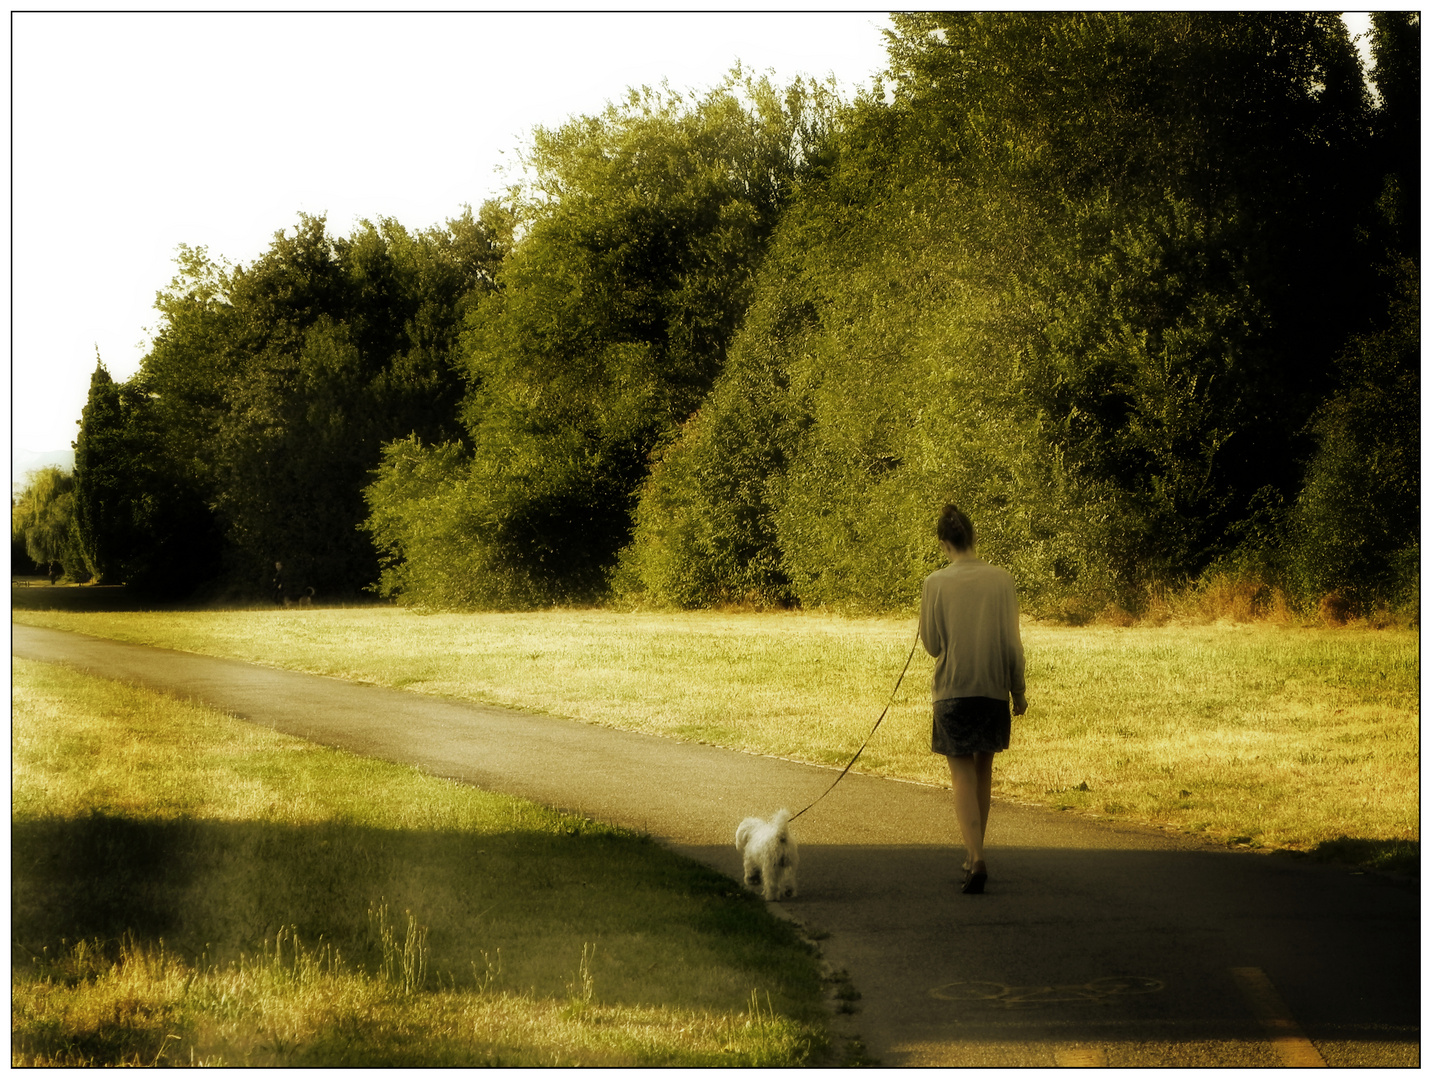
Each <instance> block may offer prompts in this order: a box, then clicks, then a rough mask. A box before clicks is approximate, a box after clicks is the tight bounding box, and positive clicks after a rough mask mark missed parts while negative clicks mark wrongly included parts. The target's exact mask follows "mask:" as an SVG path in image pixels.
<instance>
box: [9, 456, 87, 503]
mask: <svg viewBox="0 0 1432 1080" xmlns="http://www.w3.org/2000/svg"><path fill="white" fill-rule="evenodd" d="M47 465H58V466H59V467H60V468H62V469H64V470H65V471H66V472H73V471H74V468H75V452H74V450H72V449H65V450H26V449H24V448H23V447H18V446H17V447H16V448H15V450H14V454H13V456H12V457H11V458H10V490H11V491H12V492H15V491H21V490H23V489H24V487H25V478H26V476H28V475H29V474H30V473H31V472H32V471H33V470H35V469H43V468H45V467H46V466H47Z"/></svg>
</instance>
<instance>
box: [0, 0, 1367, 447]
mask: <svg viewBox="0 0 1432 1080" xmlns="http://www.w3.org/2000/svg"><path fill="white" fill-rule="evenodd" d="M1349 23H1350V24H1351V25H1352V28H1353V31H1354V33H1356V32H1359V31H1361V30H1363V29H1365V24H1366V17H1365V16H1364V17H1362V21H1361V23H1354V19H1352V18H1350V19H1349ZM886 25H888V21H887V19H886V18H885V17H884V16H882V15H878V14H872V13H821V14H799V13H798V14H781V15H773V14H760V13H750V14H722V13H715V14H694V13H677V14H623V15H610V14H561V15H554V14H484V13H476V14H424V15H395V14H371V13H370V14H363V13H359V14H307V15H300V14H283V13H276V14H243V13H238V14H212V13H193V14H174V13H151V14H121V13H103V12H101V13H93V14H64V13H47V12H36V13H28V14H27V13H20V14H15V15H12V22H11V55H12V57H13V64H12V69H11V74H12V88H13V89H12V116H13V121H12V155H13V156H12V189H11V194H12V203H11V205H12V237H11V240H12V246H11V253H12V267H13V275H14V280H13V282H12V286H13V287H12V307H11V312H12V327H11V329H12V335H11V340H12V353H11V374H12V380H11V382H12V392H13V400H12V402H11V406H12V407H11V409H10V410H8V411H9V412H10V414H11V416H12V418H13V430H12V442H11V446H12V448H26V449H29V450H34V451H47V450H60V449H66V448H68V446H69V444H70V442H71V440H73V438H74V436H75V432H76V427H75V424H76V421H77V420H78V419H79V416H80V410H81V409H82V408H83V407H84V402H85V396H86V393H87V391H88V388H89V376H90V372H91V371H93V370H94V365H95V350H96V347H98V350H99V353H100V355H101V356H102V357H103V359H104V363H105V366H106V367H107V368H108V369H109V372H110V374H111V375H113V376H114V377H115V378H117V379H126V378H129V377H130V376H131V375H133V374H134V372H135V371H136V370H137V369H138V366H139V361H140V358H141V357H142V356H143V355H144V353H145V351H146V345H147V340H148V330H149V329H150V328H152V327H153V326H154V323H155V318H156V313H155V312H154V309H153V303H154V295H155V293H156V292H157V291H158V290H160V289H161V288H163V287H164V286H166V285H167V284H168V283H169V281H170V279H171V278H172V277H173V271H174V265H173V256H174V252H175V248H176V247H177V246H178V245H179V244H181V243H183V244H189V245H191V246H205V247H207V248H208V249H209V252H210V254H211V255H214V256H218V257H222V258H225V259H227V260H228V261H230V262H233V263H247V262H251V261H252V260H253V259H255V258H256V257H257V256H259V255H260V254H262V252H263V251H264V250H265V249H266V248H267V246H268V244H269V241H270V239H271V238H272V236H273V234H274V232H275V231H277V230H279V229H282V228H285V227H287V226H291V225H292V224H294V222H295V221H296V220H297V216H298V212H299V211H304V212H306V213H310V214H323V213H326V214H327V215H328V223H329V230H330V232H332V233H334V234H344V233H347V232H348V231H350V230H351V229H352V227H353V225H354V224H355V223H356V222H357V221H358V220H359V219H360V218H364V217H369V218H374V217H378V216H388V217H393V218H396V219H397V220H398V221H400V222H402V223H403V224H404V225H405V226H407V227H408V228H410V229H422V228H427V227H429V226H431V225H436V224H440V223H442V222H443V221H445V220H446V219H447V218H450V217H454V216H456V215H457V214H458V213H459V212H460V209H461V206H462V205H463V204H464V203H469V204H471V205H472V206H473V208H474V209H476V207H477V206H478V205H479V204H480V203H481V202H482V200H483V199H484V198H486V197H487V196H489V195H491V194H495V193H496V192H498V191H499V190H500V189H501V187H502V186H503V185H502V180H501V177H500V176H499V175H498V174H497V172H496V170H497V169H498V168H499V167H500V166H502V165H503V163H504V162H506V161H511V160H512V158H513V154H512V151H513V150H514V149H515V148H516V147H517V146H518V145H519V144H520V143H522V141H523V140H524V138H525V136H526V135H527V133H528V132H530V131H531V129H532V128H533V127H534V126H535V125H538V124H544V125H552V124H556V123H559V122H560V121H562V120H563V119H565V118H566V117H568V116H571V115H573V114H575V113H592V112H596V111H599V110H600V109H601V108H602V107H603V105H604V104H605V103H606V102H607V101H609V100H613V99H616V98H619V97H620V96H621V95H622V93H623V91H624V90H625V89H626V88H627V87H630V86H640V85H653V86H654V85H656V84H658V83H660V82H661V80H662V79H663V78H664V79H666V80H667V81H668V82H669V83H670V84H671V86H672V87H673V88H674V89H678V90H690V89H694V90H698V91H700V90H704V89H706V88H708V87H710V86H712V85H714V84H715V83H717V82H719V81H720V79H721V77H722V76H723V75H724V74H725V72H726V71H728V70H729V69H730V67H731V66H732V64H733V63H734V62H735V61H736V60H738V59H739V60H740V61H741V62H742V64H743V65H745V66H746V67H747V68H748V69H752V70H755V71H758V72H763V71H767V70H772V71H774V73H775V77H776V79H777V81H779V82H786V81H788V80H789V79H791V78H792V77H794V76H796V75H813V76H816V77H819V78H822V79H824V78H825V77H827V76H830V75H834V76H835V78H836V79H837V80H838V82H839V83H840V85H841V88H842V91H843V92H844V93H845V95H846V96H847V97H848V96H850V95H851V94H852V92H853V90H854V89H855V87H857V86H861V85H863V86H868V85H869V83H870V78H871V76H872V75H873V74H875V73H876V72H878V71H879V70H881V69H882V68H883V67H884V63H885V50H884V41H883V38H882V37H881V34H880V29H881V28H882V27H884V26H886ZM504 152H505V153H504Z"/></svg>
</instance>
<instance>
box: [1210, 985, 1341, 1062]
mask: <svg viewBox="0 0 1432 1080" xmlns="http://www.w3.org/2000/svg"><path fill="white" fill-rule="evenodd" d="M1228 970H1229V972H1230V973H1231V974H1232V976H1233V980H1234V981H1235V982H1236V983H1237V984H1238V989H1240V990H1242V991H1243V996H1244V998H1245V999H1247V1001H1248V1006H1249V1008H1251V1009H1252V1010H1253V1015H1254V1016H1256V1017H1257V1018H1258V1022H1259V1023H1260V1024H1262V1025H1263V1028H1264V1030H1266V1031H1267V1032H1268V1041H1269V1042H1270V1043H1272V1045H1273V1052H1274V1053H1275V1054H1277V1055H1278V1057H1279V1058H1280V1059H1281V1060H1282V1062H1283V1064H1284V1065H1286V1066H1288V1067H1289V1068H1293V1069H1325V1068H1327V1064H1328V1063H1327V1062H1326V1061H1324V1060H1323V1055H1322V1054H1320V1053H1318V1048H1317V1047H1316V1046H1314V1045H1313V1044H1312V1043H1310V1042H1309V1041H1308V1037H1307V1036H1306V1035H1304V1034H1303V1029H1302V1028H1300V1027H1299V1026H1298V1022H1297V1021H1296V1020H1294V1019H1293V1013H1292V1011H1291V1010H1290V1009H1289V1008H1288V1006H1287V1003H1286V1002H1284V1001H1283V998H1282V995H1280V994H1279V993H1278V990H1277V988H1276V987H1275V986H1274V985H1273V980H1272V979H1270V978H1268V976H1267V975H1266V974H1264V972H1263V969H1262V968H1255V967H1237V968H1229V969H1228Z"/></svg>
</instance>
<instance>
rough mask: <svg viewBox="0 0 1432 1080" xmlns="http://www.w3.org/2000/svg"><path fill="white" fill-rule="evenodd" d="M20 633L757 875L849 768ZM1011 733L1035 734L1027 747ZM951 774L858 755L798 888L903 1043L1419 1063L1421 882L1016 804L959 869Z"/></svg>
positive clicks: (979, 1049)
mask: <svg viewBox="0 0 1432 1080" xmlns="http://www.w3.org/2000/svg"><path fill="white" fill-rule="evenodd" d="M13 653H14V655H15V656H18V657H25V658H27V659H34V660H47V661H56V662H63V663H66V664H70V665H73V666H75V667H77V668H81V669H84V670H87V671H90V672H93V673H95V674H99V675H103V676H105V677H108V678H114V679H121V680H124V681H127V682H133V683H138V684H141V685H145V686H150V687H154V688H157V689H161V690H166V691H170V692H173V693H175V694H177V695H179V696H181V697H185V698H194V699H197V700H200V701H203V702H206V703H209V704H212V705H214V706H216V707H218V708H220V709H224V710H226V711H229V712H231V713H234V714H236V715H238V716H241V717H243V718H245V719H247V720H250V721H252V722H254V723H260V724H263V725H265V726H270V727H273V728H276V729H278V730H280V731H284V732H287V733H290V734H293V735H298V736H302V737H304V738H307V739H311V740H314V741H316V742H320V743H326V744H329V745H333V746H341V747H344V748H346V749H349V750H352V751H354V752H357V753H360V754H367V755H372V756H374V757H381V758H385V759H389V760H393V761H401V762H406V763H412V764H416V765H420V766H422V767H423V768H425V769H427V770H429V771H431V772H433V773H435V774H437V775H439V776H444V777H450V778H453V779H457V780H461V781H465V782H468V783H472V784H475V785H478V786H480V787H484V788H489V789H492V790H496V791H503V792H509V793H512V794H515V795H523V796H526V797H528V798H531V799H534V800H537V801H539V802H542V803H545V804H548V805H551V806H557V807H561V808H564V809H570V810H577V811H581V812H584V813H586V814H589V815H592V816H594V817H600V818H603V819H605V820H609V821H613V822H618V823H621V824H624V825H629V826H633V827H635V828H638V829H642V830H645V831H647V832H649V833H651V834H652V835H653V836H655V837H657V838H659V839H661V840H662V841H664V842H666V843H667V844H669V845H671V846H673V847H675V848H677V849H679V850H681V851H684V852H686V853H688V854H690V855H692V856H694V857H695V858H698V859H701V860H702V861H704V862H707V863H709V864H711V865H713V866H716V867H718V868H719V869H721V870H722V871H724V872H726V873H729V874H731V875H732V876H733V877H739V874H740V863H739V859H738V858H737V855H736V852H735V849H734V847H733V846H732V842H731V839H732V836H733V834H734V831H735V826H736V823H737V822H738V821H739V820H740V819H741V818H742V817H745V816H746V815H748V814H752V813H759V814H762V815H765V814H768V813H770V812H771V811H773V810H774V809H776V808H777V807H780V806H788V807H790V808H791V809H793V810H795V809H799V808H800V807H801V806H804V805H806V803H807V802H809V801H810V800H811V799H813V798H814V797H815V796H816V795H818V794H819V793H820V792H821V791H823V790H824V789H825V787H826V786H827V785H828V784H829V783H830V781H831V780H832V779H833V778H834V775H835V774H834V773H833V772H831V771H830V770H826V769H819V768H814V767H810V766H804V765H798V764H794V763H792V762H788V761H782V760H778V759H775V758H767V757H759V756H755V755H749V754H742V753H737V752H733V751H728V750H720V749H716V748H714V747H709V746H701V745H695V744H690V743H681V742H673V741H670V740H667V739H661V738H656V737H654V736H648V735H641V734H634V733H630V732H620V731H613V730H611V729H608V728H602V727H598V726H595V725H588V724H582V723H577V722H573V721H566V720H558V719H553V718H551V717H544V716H537V715H531V714H524V713H516V712H510V711H506V710H502V709H496V708H489V707H485V706H481V705H473V704H468V703H464V702H458V701H453V700H449V699H443V698H435V697H428V696H423V695H417V694H412V693H405V692H402V691H396V690H388V689H384V688H380V687H375V686H369V685H363V684H357V683H349V682H343V681H340V680H336V679H328V678H321V677H317V676H311V675H302V674H297V673H294V672H287V671H280V670H275V669H272V668H265V667H259V666H255V665H251V664H245V663H240V662H237V661H231V660H219V659H213V658H209V657H202V656H197V655H193V654H189V653H180V652H172V651H168V650H162V649H153V648H147V647H143V646H134V645H125V644H121V643H117V642H110V641H103V640H100V639H97V638H89V637H85V636H82V635H78V634H67V633H61V632H59V631H53V630H42V629H37V628H33V627H25V626H15V627H14V640H13ZM1011 752H1012V753H1017V752H1018V751H1017V749H1016V750H1014V751H1011ZM948 803H949V795H948V793H947V792H945V791H942V790H938V789H934V788H929V787H924V786H921V785H916V784H905V783H899V782H895V781H889V780H879V779H875V778H872V777H867V776H860V775H856V774H851V775H849V776H847V777H846V779H845V780H844V781H842V783H841V784H840V786H839V787H837V788H836V789H835V791H834V792H833V793H832V794H831V795H830V797H829V798H827V799H826V800H825V801H824V802H822V803H821V804H820V805H819V806H818V807H816V808H815V809H814V810H812V811H811V812H810V813H808V814H806V815H805V816H804V817H803V818H801V820H800V822H799V823H798V837H799V840H800V844H801V873H800V888H801V894H800V897H799V898H798V899H797V900H795V901H793V902H789V903H787V904H786V905H784V909H785V911H786V912H787V913H789V914H790V915H793V916H794V917H795V918H796V919H797V920H799V921H801V922H802V923H804V924H805V925H806V927H807V928H808V929H809V930H811V931H817V932H823V933H825V934H828V935H829V936H828V937H825V938H823V939H822V940H821V948H822V949H823V950H824V952H825V955H826V957H827V959H828V961H829V962H830V963H831V964H832V965H833V966H834V967H835V968H837V969H840V968H844V969H846V970H847V971H848V972H849V973H850V976H851V980H852V982H851V985H852V986H853V987H854V988H855V989H857V990H858V991H859V992H860V993H861V995H862V996H861V998H860V1000H859V1001H858V1002H856V1003H855V1006H854V1007H855V1009H856V1011H855V1012H853V1013H850V1014H848V1015H841V1016H839V1017H838V1019H837V1026H836V1031H837V1033H839V1034H844V1035H847V1036H852V1035H856V1034H858V1035H860V1036H861V1037H862V1039H863V1041H864V1043H865V1045H866V1047H867V1050H868V1052H869V1053H870V1054H871V1055H872V1056H874V1057H875V1058H878V1059H879V1060H880V1061H881V1062H882V1063H883V1064H885V1065H1054V1064H1066V1065H1080V1064H1094V1065H1097V1064H1109V1065H1115V1066H1121V1065H1198V1066H1231V1065H1240V1066H1248V1065H1278V1064H1299V1063H1304V1064H1306V1063H1312V1064H1317V1063H1320V1062H1321V1061H1323V1060H1325V1061H1326V1062H1327V1063H1328V1064H1332V1065H1353V1064H1362V1065H1377V1064H1415V1063H1416V1062H1417V1060H1418V1057H1417V1055H1418V1043H1419V1041H1420V1029H1419V1017H1420V982H1419V959H1420V958H1419V941H1420V923H1419V897H1418V893H1417V891H1416V889H1415V888H1413V887H1410V886H1408V885H1399V884H1396V883H1393V882H1390V881H1388V880H1386V879H1384V878H1382V877H1379V876H1377V875H1371V874H1368V875H1362V874H1351V873H1349V872H1348V871H1347V870H1346V869H1339V868H1335V867H1329V866H1323V865H1316V864H1310V863H1308V862H1305V861H1301V860H1295V859H1293V858H1291V857H1286V856H1263V855H1255V854H1249V853H1235V852H1227V851H1222V850H1217V849H1209V848H1207V847H1204V846H1200V845H1198V844H1196V843H1194V842H1193V841H1190V840H1188V839H1186V838H1181V837H1175V836H1169V835H1165V834H1162V833H1159V832H1156V831H1152V830H1143V829H1137V828H1128V827H1123V828H1121V827H1116V826H1108V825H1103V824H1099V823H1093V822H1088V821H1083V820H1079V819H1077V818H1071V817H1069V816H1067V815H1061V814H1056V813H1050V812H1047V811H1043V810H1032V809H1027V808H1022V807H1018V806H1013V805H1008V804H1003V803H1001V804H997V805H996V806H995V808H994V811H993V814H992V816H991V821H990V835H989V864H990V873H991V878H990V883H989V889H988V892H987V893H986V894H985V895H983V896H978V897H967V896H962V895H960V894H959V892H958V890H957V888H956V882H957V879H958V876H959V870H958V863H959V860H960V857H961V852H960V851H959V849H958V848H957V847H956V846H954V845H953V844H952V837H953V832H954V827H953V821H952V815H951V811H950V808H949V805H948Z"/></svg>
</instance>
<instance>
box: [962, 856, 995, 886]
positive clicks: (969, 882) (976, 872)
mask: <svg viewBox="0 0 1432 1080" xmlns="http://www.w3.org/2000/svg"><path fill="white" fill-rule="evenodd" d="M988 880H989V872H988V871H987V870H985V864H984V862H983V861H981V862H977V863H975V864H974V865H973V866H972V867H970V868H969V869H968V870H967V871H965V882H964V884H963V885H961V886H960V892H962V893H982V892H984V887H985V882H986V881H988Z"/></svg>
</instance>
